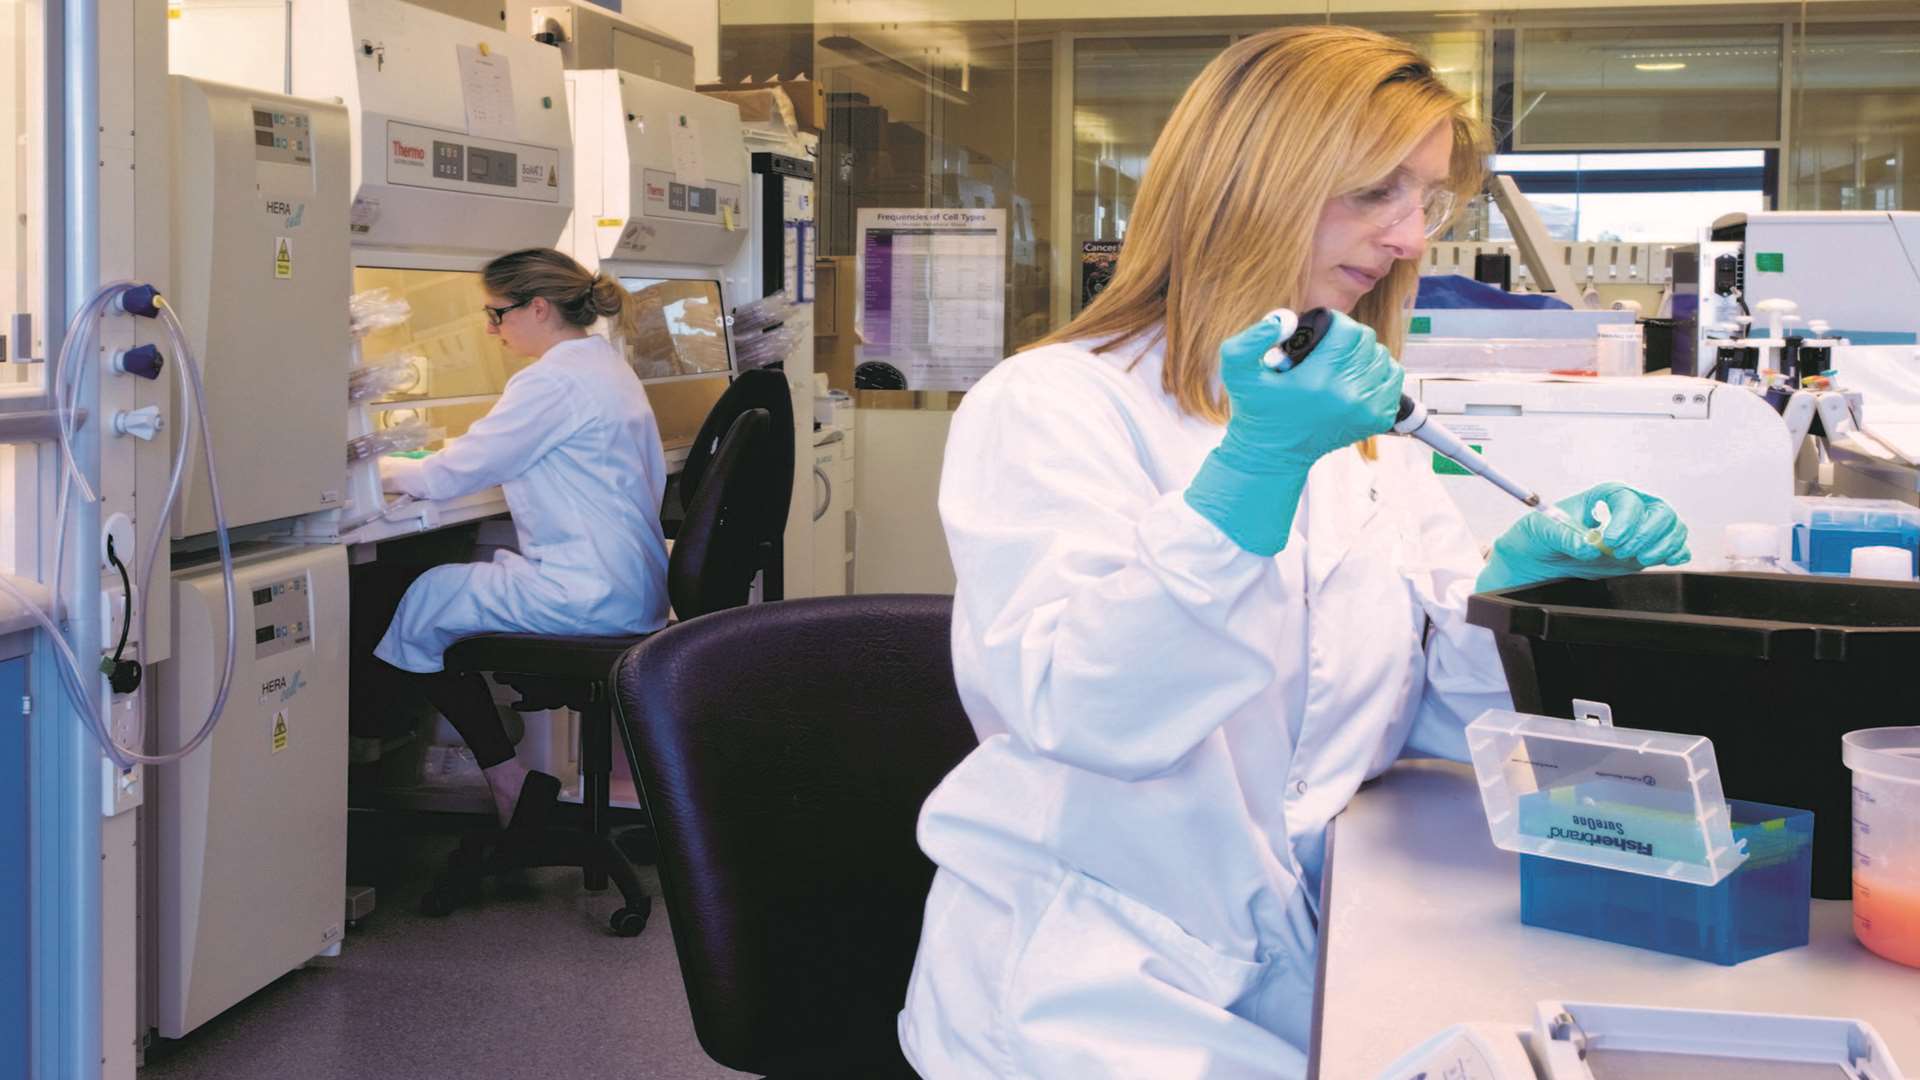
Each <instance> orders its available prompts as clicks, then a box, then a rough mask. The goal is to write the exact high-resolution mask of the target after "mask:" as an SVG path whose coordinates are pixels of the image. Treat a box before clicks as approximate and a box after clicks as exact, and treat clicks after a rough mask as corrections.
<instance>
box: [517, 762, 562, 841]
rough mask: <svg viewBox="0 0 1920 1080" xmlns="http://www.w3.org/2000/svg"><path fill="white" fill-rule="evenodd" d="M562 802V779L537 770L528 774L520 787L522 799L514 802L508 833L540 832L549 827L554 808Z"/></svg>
mask: <svg viewBox="0 0 1920 1080" xmlns="http://www.w3.org/2000/svg"><path fill="white" fill-rule="evenodd" d="M559 801H560V778H559V777H557V776H554V775H552V774H551V773H543V772H541V771H540V770H538V769H535V770H533V771H531V772H529V773H527V781H526V783H525V784H522V785H521V786H520V797H519V798H517V799H515V800H514V801H513V817H512V819H510V820H509V821H508V822H507V831H508V832H516V833H517V832H539V831H540V830H542V829H545V828H546V827H547V820H548V819H549V818H551V817H552V816H553V808H554V805H555V804H556V803H558V802H559Z"/></svg>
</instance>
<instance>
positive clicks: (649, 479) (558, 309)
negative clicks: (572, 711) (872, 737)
mask: <svg viewBox="0 0 1920 1080" xmlns="http://www.w3.org/2000/svg"><path fill="white" fill-rule="evenodd" d="M481 280H482V282H483V284H484V286H485V288H486V292H487V298H486V306H485V310H486V314H487V324H488V332H489V333H491V334H494V335H496V336H498V337H499V338H500V339H501V341H503V342H505V343H506V345H507V347H508V348H509V349H512V350H513V351H514V352H516V353H520V354H521V355H524V356H531V357H535V358H536V359H535V360H534V362H533V363H532V364H531V365H529V366H527V367H526V368H524V369H522V370H521V371H519V372H517V373H516V374H515V375H514V376H513V378H511V379H509V380H507V386H506V390H505V391H504V392H503V393H502V394H501V395H500V400H499V401H497V402H495V403H494V406H493V408H492V409H491V410H489V411H488V412H487V415H485V416H484V417H481V418H480V419H479V420H478V421H476V422H475V423H474V424H473V426H472V427H470V428H468V429H467V431H466V433H465V434H464V435H460V436H457V437H455V438H452V439H449V440H447V443H446V446H445V447H444V448H443V449H442V450H440V451H439V452H438V453H436V454H432V455H430V456H428V457H426V458H423V459H420V460H417V461H415V460H409V459H406V458H384V459H382V461H381V473H382V481H383V483H384V484H385V486H386V487H387V489H388V490H390V491H398V492H401V493H403V494H406V495H410V496H412V497H414V498H416V499H454V498H459V497H460V496H462V495H467V494H471V493H473V492H476V491H481V490H484V489H486V488H489V487H493V486H495V485H498V486H500V487H502V488H504V489H505V491H506V496H507V507H508V509H509V510H511V511H512V513H513V524H514V529H515V531H516V532H517V533H518V534H519V550H518V551H517V552H511V551H509V552H501V553H500V554H499V555H497V556H495V558H494V560H493V561H492V562H485V563H461V564H452V565H446V566H436V567H434V568H433V569H431V570H428V571H427V572H426V573H424V574H422V575H421V576H420V577H419V579H418V580H416V581H415V582H414V583H413V584H412V585H411V586H410V587H409V588H408V589H407V592H406V595H405V596H403V597H402V598H401V600H400V608H399V611H398V612H397V613H396V614H395V615H394V617H393V622H392V623H391V624H389V625H388V627H387V632H386V635H385V636H384V637H383V638H381V640H380V644H379V646H378V647H377V648H376V649H375V650H374V655H375V656H377V657H379V658H380V659H382V660H384V661H386V662H387V663H389V664H392V665H393V666H395V667H397V668H400V669H401V670H403V671H409V672H413V673H415V674H416V676H417V677H418V678H419V679H420V680H421V681H422V683H423V684H424V685H423V689H424V690H425V692H426V694H427V697H428V699H429V700H430V701H432V702H433V704H434V707H435V708H437V709H439V710H440V712H441V714H442V715H444V716H445V717H446V718H447V720H448V721H449V722H450V723H452V724H453V726H454V728H455V729H456V730H458V731H459V732H460V737H461V738H462V739H465V740H466V743H467V746H468V747H469V748H470V749H472V751H473V755H474V758H475V760H477V761H478V762H479V764H480V768H481V770H482V772H483V773H484V774H485V775H486V778H487V785H488V787H489V788H490V789H491V790H492V792H493V802H494V809H495V812H496V813H497V815H498V816H499V819H500V823H501V825H502V826H505V827H509V828H512V827H522V828H532V827H536V826H537V825H538V823H539V821H540V820H541V819H543V818H544V816H545V813H546V810H547V809H548V808H549V807H551V805H552V803H553V801H554V799H555V797H556V796H557V795H558V794H559V791H560V782H559V780H558V779H557V778H555V777H552V776H549V775H547V774H546V773H543V772H537V771H535V772H529V771H528V770H527V769H525V768H524V767H523V766H521V765H520V764H519V762H518V761H516V760H515V759H514V756H513V742H512V740H510V739H509V738H508V737H507V733H506V729H505V728H504V727H503V726H502V725H501V722H500V717H499V714H498V713H497V712H496V711H495V710H494V705H493V696H492V694H491V693H490V692H489V691H488V689H487V685H486V682H485V681H484V680H483V679H482V678H481V677H480V676H479V675H477V674H467V675H451V674H448V673H447V672H446V671H444V670H443V665H442V661H441V657H442V654H443V653H444V652H445V651H446V649H447V647H448V646H449V645H452V644H453V643H454V642H455V641H457V640H459V639H460V638H463V637H467V636H469V635H472V634H480V633H489V632H520V633H536V634H640V633H646V632H648V631H652V630H658V629H659V628H660V627H662V626H664V625H666V621H667V587H666V585H667V548H666V540H665V538H664V536H663V534H662V532H661V529H660V498H661V495H662V493H663V491H664V490H665V487H666V480H667V468H666V460H665V457H664V455H663V453H662V450H661V446H660V429H659V425H658V424H657V423H656V422H655V420H654V416H653V409H652V407H651V406H650V405H648V403H647V392H646V390H645V389H644V388H643V387H642V386H641V384H640V379H639V376H637V375H635V374H634V371H633V368H632V367H631V366H630V365H629V364H628V362H627V358H626V355H625V353H624V352H623V351H622V350H621V349H620V348H619V347H617V346H615V345H614V344H613V343H612V342H610V341H608V340H607V339H606V338H605V337H603V336H601V335H600V334H595V333H590V332H589V331H590V329H591V328H592V326H593V325H594V323H596V322H597V321H599V320H600V319H603V318H604V319H606V320H608V322H609V323H610V324H611V325H612V327H613V332H614V335H615V336H616V337H619V338H621V339H622V340H623V341H624V340H632V339H633V337H634V334H635V329H634V327H635V321H636V320H635V317H634V310H633V309H634V304H633V302H632V300H631V299H630V298H629V295H628V293H627V291H626V290H625V289H624V288H622V287H621V286H620V283H619V282H617V281H614V280H613V279H612V278H609V277H607V276H606V275H605V274H593V273H590V272H589V271H588V270H587V269H586V268H585V267H583V266H581V265H580V264H579V263H578V262H575V261H574V260H573V259H572V258H570V257H569V256H567V255H564V254H562V253H560V252H558V251H554V250H552V249H549V248H530V249H528V250H525V251H516V252H514V253H512V254H510V255H502V256H501V257H499V258H497V259H495V260H493V261H492V262H491V263H488V264H487V267H486V269H485V270H483V271H482V272H481Z"/></svg>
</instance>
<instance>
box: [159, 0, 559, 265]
mask: <svg viewBox="0 0 1920 1080" xmlns="http://www.w3.org/2000/svg"><path fill="white" fill-rule="evenodd" d="M244 10H247V11H249V12H253V13H254V17H253V18H251V19H243V18H242V17H241V16H240V15H239V14H238V13H237V12H236V11H234V10H232V7H231V5H222V4H219V3H217V2H214V0H199V2H197V3H196V2H195V0H185V2H184V3H182V4H181V5H180V6H179V11H180V16H179V17H178V18H175V19H172V20H170V23H171V29H172V35H171V41H172V43H173V48H174V55H175V63H174V66H173V69H174V71H175V72H178V73H185V74H196V75H199V74H204V75H206V76H207V77H211V78H228V79H234V80H240V79H245V80H247V81H248V82H250V83H251V84H253V85H255V86H256V88H259V89H269V90H278V89H280V88H281V87H282V86H283V85H284V86H288V87H291V92H292V93H294V94H297V95H299V96H301V97H309V98H326V99H331V98H338V99H339V100H340V101H341V103H342V104H344V105H345V106H346V107H347V115H348V120H349V124H350V128H351V131H352V138H353V171H352V214H351V226H350V227H351V229H352V233H353V241H354V246H355V248H356V249H361V248H366V247H379V248H404V249H407V250H410V251H437V252H444V253H447V254H452V253H455V252H467V251H472V250H474V249H475V248H482V249H483V250H486V251H489V252H490V253H492V254H499V253H501V252H505V251H509V250H512V249H514V248H519V247H538V246H542V245H548V244H552V243H553V241H554V239H555V238H556V237H557V236H558V235H559V233H560V230H561V229H562V228H563V227H564V225H565V223H566V220H567V215H568V214H569V213H570V212H571V210H572V202H573V160H572V141H571V139H570V137H569V135H568V124H567V111H566V101H565V99H564V97H563V91H562V89H561V81H560V56H559V54H558V53H557V52H556V51H554V50H553V49H551V48H549V47H547V46H545V45H542V44H540V43H538V42H536V41H534V40H532V39H531V38H530V37H527V36H524V35H520V34H512V35H509V34H506V33H503V32H501V31H498V30H490V29H488V28H486V27H483V26H480V25H478V24H475V23H472V22H469V21H467V20H465V19H460V18H456V17H454V16H452V15H444V14H441V13H440V12H437V11H430V10H428V9H426V8H422V7H416V6H414V5H413V4H408V3H402V2H400V0H292V12H291V18H290V19H289V17H288V15H287V9H286V7H285V6H284V5H283V4H280V3H270V4H263V5H260V6H259V7H258V8H248V9H244ZM289 31H290V32H291V40H288V37H287V34H288V32H289ZM210 35H218V40H217V41H210V40H208V37H209V36H210ZM263 52H264V53H266V54H267V55H268V57H269V59H268V61H267V62H265V63H262V62H261V60H260V59H259V54H260V53H263ZM236 54H239V55H240V56H243V57H249V58H248V59H246V60H245V61H244V62H243V61H242V60H240V59H223V58H229V57H234V56H235V55H236ZM273 57H284V58H285V59H284V60H283V61H282V63H281V65H279V67H278V68H277V69H276V67H275V65H273V63H272V62H271V59H272V58H273ZM288 63H290V64H291V72H290V73H289V72H288V70H287V64H288ZM262 83H264V84H265V85H261V84H262ZM482 234H484V235H482ZM406 265H416V264H414V263H408V264H406Z"/></svg>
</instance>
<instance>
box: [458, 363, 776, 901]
mask: <svg viewBox="0 0 1920 1080" xmlns="http://www.w3.org/2000/svg"><path fill="white" fill-rule="evenodd" d="M726 400H727V399H726V397H725V396H723V397H722V398H721V401H722V402H725V401H726ZM716 408H718V406H717V405H716ZM789 411H790V410H789ZM782 444H784V445H786V446H788V447H789V448H790V447H791V445H792V439H791V436H789V435H788V434H787V433H786V432H784V431H775V430H773V429H772V427H771V425H770V423H769V418H768V416H767V411H766V410H765V409H748V410H745V411H743V412H739V413H738V414H737V415H736V416H734V418H733V419H732V421H731V422H730V423H729V424H728V426H727V429H726V435H725V438H723V439H720V440H719V445H718V449H717V451H716V452H715V453H713V455H712V458H711V463H710V464H709V465H707V466H706V467H705V468H704V470H703V472H704V475H703V476H702V477H701V480H700V482H699V484H698V486H697V489H696V490H695V491H694V493H693V496H692V499H691V501H690V506H689V509H688V512H687V518H686V521H685V522H684V523H683V524H682V526H681V529H680V535H679V537H678V538H677V539H676V540H675V541H674V545H673V553H672V555H671V556H670V557H669V559H668V562H667V595H668V597H669V598H670V599H671V601H672V603H673V609H674V613H675V614H676V615H677V616H678V617H680V618H683V619H687V618H693V617H695V616H699V615H704V614H706V613H708V612H711V611H717V610H719V609H721V608H725V607H731V606H735V605H739V604H744V603H746V602H747V598H748V596H749V594H750V592H751V590H752V586H753V579H754V576H755V575H756V574H760V573H762V572H764V571H765V570H766V564H765V562H764V560H765V559H766V557H767V554H768V552H769V551H770V550H771V551H773V552H775V553H777V552H778V544H777V543H773V544H769V539H768V538H769V537H770V536H771V537H774V538H776V539H777V538H778V536H779V534H780V532H781V530H782V529H784V528H785V527H786V518H787V515H786V505H787V499H789V498H790V497H791V494H792V488H793V468H792V451H791V449H789V450H788V453H787V465H786V467H785V468H784V469H783V468H782V467H781V465H780V456H779V454H778V453H777V448H778V446H780V445H782ZM645 636H646V635H644V634H642V635H631V634H629V635H617V636H595V635H566V634H476V635H473V636H471V637H465V638H462V639H460V640H459V641H457V642H455V643H454V644H453V646H452V647H450V648H449V649H448V650H447V653H446V661H445V663H446V669H447V670H448V671H454V672H462V673H465V672H482V671H485V672H492V673H493V674H494V677H495V678H497V679H499V680H500V681H501V682H504V683H506V684H507V685H509V686H511V687H513V688H514V689H515V690H516V691H518V692H519V694H520V700H519V701H518V702H517V703H515V705H514V708H516V709H521V710H535V709H554V708H569V709H573V710H575V711H577V712H578V713H579V714H580V768H581V773H582V775H583V777H584V784H583V790H582V797H581V802H582V804H583V806H584V809H585V821H584V828H582V829H580V830H569V829H550V830H547V831H545V832H540V833H535V834H534V835H532V836H519V835H515V834H508V833H502V832H499V831H497V830H492V829H488V830H484V831H479V832H474V833H470V834H468V835H467V836H466V837H464V838H463V839H462V841H461V843H460V846H459V847H458V848H457V849H455V851H454V852H453V853H452V855H451V856H449V858H448V860H447V868H446V871H445V873H444V874H442V875H441V877H440V878H439V880H437V881H436V882H435V883H434V885H433V886H432V887H431V888H430V889H428V891H427V894H426V896H425V897H424V898H423V899H422V901H421V911H422V912H424V913H426V914H429V915H444V914H446V913H448V912H450V911H452V910H453V909H454V908H456V907H458V906H460V905H461V904H463V903H468V902H471V901H473V900H475V899H477V897H478V895H479V891H480V883H481V881H482V880H483V879H484V878H487V877H489V876H493V875H495V874H498V873H501V872H503V871H507V870H513V869H519V868H524V867H535V866H578V867H580V868H581V870H582V871H583V872H584V877H585V882H586V887H587V888H588V889H590V890H596V891H597V890H600V889H604V888H606V885H607V881H608V880H609V879H611V880H612V881H613V883H614V885H615V887H617V888H618V889H619V890H620V896H621V900H622V902H623V906H622V907H621V908H620V909H619V910H617V911H615V912H614V913H613V916H612V917H611V919H610V920H609V921H610V923H611V925H612V927H613V930H614V932H615V933H617V934H619V935H620V936H622V937H632V936H634V935H636V934H638V933H640V931H642V930H644V929H645V928H646V925H647V916H648V915H649V914H650V913H651V911H652V904H653V901H652V898H651V897H649V896H647V895H646V893H645V892H644V891H643V887H642V886H641V883H640V877H639V872H638V871H637V870H636V869H635V868H634V865H633V863H632V862H631V861H630V860H629V859H628V858H627V857H626V856H625V855H624V854H622V853H621V851H620V850H619V849H618V848H617V847H615V846H614V844H613V842H612V840H611V839H610V838H609V836H608V822H607V818H608V784H609V780H610V774H611V772H612V768H613V747H612V726H613V720H612V698H613V695H612V693H611V691H610V679H611V675H612V671H613V665H614V663H615V662H616V661H618V660H619V659H620V657H621V655H622V654H624V653H625V652H626V651H627V650H628V649H629V648H632V647H633V645H634V643H635V642H637V641H640V640H641V639H642V638H644V637H645Z"/></svg>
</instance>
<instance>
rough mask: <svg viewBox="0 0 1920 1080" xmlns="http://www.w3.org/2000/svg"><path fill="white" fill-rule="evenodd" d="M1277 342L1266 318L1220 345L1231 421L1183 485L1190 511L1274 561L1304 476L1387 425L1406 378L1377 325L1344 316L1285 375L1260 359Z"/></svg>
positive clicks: (1290, 523) (1277, 330)
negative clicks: (1376, 332)
mask: <svg viewBox="0 0 1920 1080" xmlns="http://www.w3.org/2000/svg"><path fill="white" fill-rule="evenodd" d="M1279 340H1280V327H1279V326H1278V325H1276V324H1275V323H1273V322H1272V321H1270V320H1267V319H1262V320H1260V321H1259V322H1257V323H1255V324H1253V325H1252V326H1249V327H1247V328H1246V329H1245V330H1242V331H1240V332H1239V333H1238V334H1235V335H1234V336H1233V337H1230V338H1228V339H1227V340H1226V341H1225V342H1224V343H1222V344H1221V346H1220V381H1221V383H1222V384H1223V385H1224V386H1225V387H1226V390H1227V399H1228V400H1229V401H1230V402H1231V403H1232V405H1233V416H1232V418H1231V419H1230V420H1228V421H1227V433H1226V436H1225V437H1224V438H1222V439H1221V440H1220V445H1219V446H1218V447H1216V448H1215V449H1214V451H1213V452H1212V453H1211V454H1208V455H1207V460H1206V461H1204V462H1202V463H1201V465H1200V471H1199V472H1197V473H1195V474H1194V477H1193V483H1191V484H1189V485H1188V486H1187V505H1189V506H1191V507H1193V508H1194V510H1195V511H1196V512H1198V513H1199V514H1200V516H1201V517H1203V518H1206V519H1207V520H1208V521H1211V522H1213V524H1214V525H1215V526H1216V527H1218V528H1219V530H1220V531H1221V532H1223V533H1226V534H1227V536H1228V538H1230V539H1231V540H1232V541H1233V542H1234V543H1236V544H1238V545H1240V546H1241V547H1243V548H1245V549H1246V550H1248V551H1250V552H1252V553H1254V554H1255V555H1265V556H1269V557H1270V556H1272V555H1274V554H1276V553H1277V552H1279V551H1280V549H1281V548H1284V547H1286V546H1287V533H1288V530H1290V529H1291V528H1292V527H1293V515H1294V513H1295V511H1297V510H1298V509H1299V507H1300V492H1301V490H1302V489H1303V488H1305V487H1306V484H1307V470H1309V469H1311V468H1312V467H1313V463H1314V462H1316V461H1318V460H1320V457H1321V455H1323V454H1326V453H1328V452H1330V451H1333V450H1338V449H1339V448H1341V447H1343V446H1347V445H1349V444H1351V443H1355V442H1358V441H1360V440H1361V439H1364V438H1367V437H1368V436H1371V435H1379V434H1381V433H1382V432H1384V431H1386V430H1387V429H1388V428H1391V427H1392V426H1393V420H1394V414H1395V413H1396V412H1397V411H1398V410H1399V408H1400V383H1401V380H1402V378H1403V377H1404V376H1405V374H1406V372H1405V371H1403V370H1402V369H1401V367H1400V364H1399V363H1398V362H1397V361H1395V360H1394V358H1393V355H1392V354H1391V353H1389V352H1387V350H1386V349H1385V348H1383V347H1382V346H1381V345H1380V344H1379V342H1377V341H1375V340H1374V335H1373V329H1372V328H1371V327H1368V326H1363V325H1361V324H1360V323H1357V322H1354V321H1353V320H1352V319H1349V318H1347V317H1346V316H1345V315H1341V314H1338V313H1335V314H1334V316H1333V325H1332V326H1331V327H1330V328H1329V329H1328V330H1327V333H1326V336H1324V337H1322V338H1321V339H1320V343H1319V344H1318V345H1316V346H1314V349H1313V351H1312V352H1311V353H1308V354H1307V357H1306V359H1304V360H1302V361H1301V362H1300V363H1299V365H1298V366H1296V367H1294V368H1293V370H1291V371H1288V372H1286V373H1285V374H1277V373H1275V372H1272V371H1269V370H1267V368H1266V366H1265V365H1263V364H1262V363H1261V362H1260V358H1261V357H1262V356H1263V355H1265V354H1266V351H1267V350H1268V349H1270V348H1272V347H1273V346H1274V345H1275V343H1277V342H1278V341H1279Z"/></svg>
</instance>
